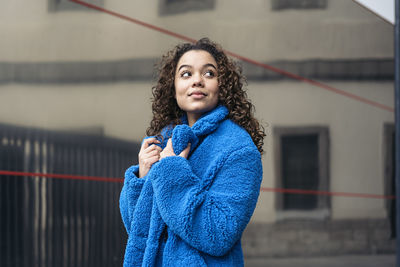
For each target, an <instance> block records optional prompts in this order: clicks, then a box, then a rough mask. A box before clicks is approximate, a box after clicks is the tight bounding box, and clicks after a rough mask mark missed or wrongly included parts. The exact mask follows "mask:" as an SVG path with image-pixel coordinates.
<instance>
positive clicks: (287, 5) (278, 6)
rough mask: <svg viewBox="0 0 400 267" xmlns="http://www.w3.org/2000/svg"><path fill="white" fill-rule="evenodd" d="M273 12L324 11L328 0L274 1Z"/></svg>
mask: <svg viewBox="0 0 400 267" xmlns="http://www.w3.org/2000/svg"><path fill="white" fill-rule="evenodd" d="M271 5H272V10H284V9H315V8H319V9H323V8H326V6H327V0H272V1H271Z"/></svg>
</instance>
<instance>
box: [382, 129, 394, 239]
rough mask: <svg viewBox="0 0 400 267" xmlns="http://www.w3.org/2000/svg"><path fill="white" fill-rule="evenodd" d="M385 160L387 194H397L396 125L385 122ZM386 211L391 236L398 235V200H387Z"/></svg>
mask: <svg viewBox="0 0 400 267" xmlns="http://www.w3.org/2000/svg"><path fill="white" fill-rule="evenodd" d="M383 131H384V133H383V136H384V157H385V158H384V162H385V174H384V177H385V195H391V196H395V195H396V182H395V180H396V178H395V169H396V161H395V141H394V140H395V127H394V124H389V123H388V124H385V125H384V129H383ZM386 212H387V216H388V218H389V222H390V230H391V237H392V238H395V237H396V200H395V199H387V200H386Z"/></svg>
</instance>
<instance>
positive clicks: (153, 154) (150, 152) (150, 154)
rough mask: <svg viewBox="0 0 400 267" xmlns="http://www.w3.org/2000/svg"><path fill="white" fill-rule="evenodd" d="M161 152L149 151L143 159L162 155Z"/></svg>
mask: <svg viewBox="0 0 400 267" xmlns="http://www.w3.org/2000/svg"><path fill="white" fill-rule="evenodd" d="M160 153H161V152H160V151H159V150H156V149H155V150H151V151H149V152H146V153H145V154H144V155H143V158H150V157H152V156H155V155H160Z"/></svg>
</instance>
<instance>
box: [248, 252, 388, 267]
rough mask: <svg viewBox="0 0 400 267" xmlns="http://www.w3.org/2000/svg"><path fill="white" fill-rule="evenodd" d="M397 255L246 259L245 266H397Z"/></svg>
mask: <svg viewBox="0 0 400 267" xmlns="http://www.w3.org/2000/svg"><path fill="white" fill-rule="evenodd" d="M395 266H396V255H346V256H332V257H318V258H270V259H260V258H256V259H245V267H395Z"/></svg>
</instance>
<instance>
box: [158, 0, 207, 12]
mask: <svg viewBox="0 0 400 267" xmlns="http://www.w3.org/2000/svg"><path fill="white" fill-rule="evenodd" d="M214 7H215V0H160V2H159V13H160V15H174V14H179V13H185V12H188V11H203V10H210V9H214Z"/></svg>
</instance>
